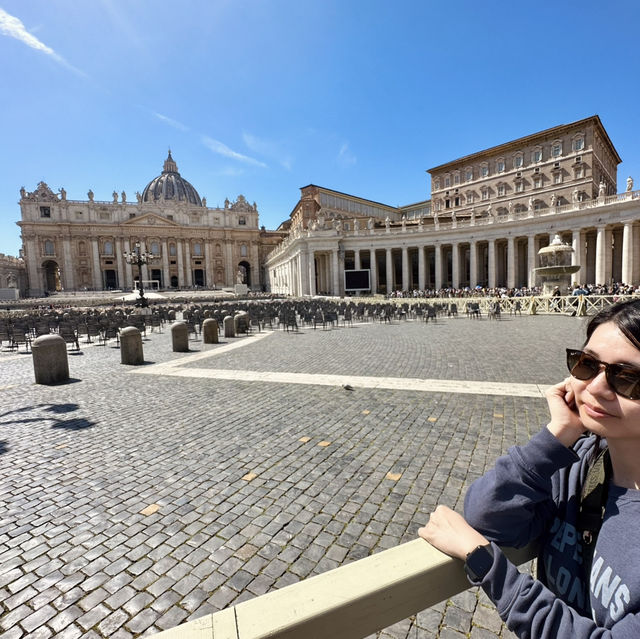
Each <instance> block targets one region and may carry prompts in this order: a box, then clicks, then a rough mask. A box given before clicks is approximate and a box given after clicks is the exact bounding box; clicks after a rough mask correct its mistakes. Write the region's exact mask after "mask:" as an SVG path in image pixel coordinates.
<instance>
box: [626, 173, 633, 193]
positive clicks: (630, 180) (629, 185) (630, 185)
mask: <svg viewBox="0 0 640 639" xmlns="http://www.w3.org/2000/svg"><path fill="white" fill-rule="evenodd" d="M627 191H633V178H632V177H631V176H629V177H628V178H627Z"/></svg>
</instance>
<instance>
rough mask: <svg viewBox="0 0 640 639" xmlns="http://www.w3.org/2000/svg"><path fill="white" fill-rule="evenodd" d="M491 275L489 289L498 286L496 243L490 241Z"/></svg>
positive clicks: (489, 275) (489, 276) (489, 274)
mask: <svg viewBox="0 0 640 639" xmlns="http://www.w3.org/2000/svg"><path fill="white" fill-rule="evenodd" d="M488 249H489V273H488V280H489V281H488V285H489V288H495V285H496V241H495V240H489V246H488Z"/></svg>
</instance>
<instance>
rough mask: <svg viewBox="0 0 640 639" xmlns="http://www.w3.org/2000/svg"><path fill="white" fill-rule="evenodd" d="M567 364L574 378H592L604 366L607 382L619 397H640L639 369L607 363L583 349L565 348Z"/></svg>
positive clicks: (584, 379) (585, 379)
mask: <svg viewBox="0 0 640 639" xmlns="http://www.w3.org/2000/svg"><path fill="white" fill-rule="evenodd" d="M567 366H568V368H569V372H570V373H571V375H573V376H574V377H575V378H576V379H579V380H582V381H587V380H588V379H593V378H594V377H595V376H596V375H598V373H599V372H600V369H601V368H603V367H604V374H605V377H606V378H607V384H609V386H610V387H611V388H612V389H613V390H614V391H615V392H616V393H617V394H618V395H620V396H621V397H626V398H627V399H640V369H638V368H633V367H632V366H625V365H624V364H607V362H601V361H600V360H599V359H596V358H595V357H593V356H592V355H589V354H588V353H585V352H584V351H578V350H574V349H572V348H567Z"/></svg>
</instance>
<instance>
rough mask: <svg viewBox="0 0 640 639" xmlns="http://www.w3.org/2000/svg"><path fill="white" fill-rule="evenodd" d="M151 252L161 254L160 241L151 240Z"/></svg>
mask: <svg viewBox="0 0 640 639" xmlns="http://www.w3.org/2000/svg"><path fill="white" fill-rule="evenodd" d="M151 254H152V255H160V245H159V244H158V242H151Z"/></svg>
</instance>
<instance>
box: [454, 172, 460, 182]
mask: <svg viewBox="0 0 640 639" xmlns="http://www.w3.org/2000/svg"><path fill="white" fill-rule="evenodd" d="M453 183H454V184H460V173H454V174H453Z"/></svg>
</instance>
